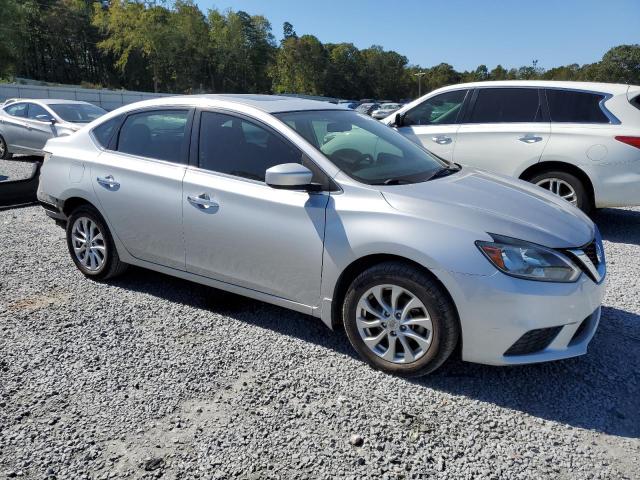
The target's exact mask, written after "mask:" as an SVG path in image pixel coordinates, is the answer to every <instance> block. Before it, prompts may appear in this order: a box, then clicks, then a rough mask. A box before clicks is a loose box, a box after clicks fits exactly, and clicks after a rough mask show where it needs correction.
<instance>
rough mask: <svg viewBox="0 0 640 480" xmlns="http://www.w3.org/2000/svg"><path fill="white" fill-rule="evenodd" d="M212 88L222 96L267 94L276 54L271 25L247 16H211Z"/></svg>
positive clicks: (215, 11) (255, 17)
mask: <svg viewBox="0 0 640 480" xmlns="http://www.w3.org/2000/svg"><path fill="white" fill-rule="evenodd" d="M209 27H210V30H209V46H210V50H209V56H210V64H211V66H212V72H211V73H212V87H213V89H214V91H219V92H230V91H234V92H251V93H265V92H268V91H269V90H270V81H269V78H268V75H267V70H268V68H269V65H270V64H271V63H272V61H273V57H274V55H275V51H276V45H275V39H274V37H273V34H272V33H271V24H270V23H269V21H268V20H267V19H266V18H264V17H262V16H260V15H256V16H251V15H249V14H247V13H246V12H242V11H240V12H233V11H228V12H227V13H226V14H225V13H221V12H219V11H217V10H211V11H210V12H209Z"/></svg>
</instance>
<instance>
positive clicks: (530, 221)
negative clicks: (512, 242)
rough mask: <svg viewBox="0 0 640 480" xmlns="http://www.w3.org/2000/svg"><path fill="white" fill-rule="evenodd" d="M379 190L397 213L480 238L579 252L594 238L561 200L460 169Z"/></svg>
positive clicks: (496, 177)
mask: <svg viewBox="0 0 640 480" xmlns="http://www.w3.org/2000/svg"><path fill="white" fill-rule="evenodd" d="M380 191H381V193H382V195H383V196H384V198H385V199H386V200H387V202H388V203H389V204H390V205H391V206H392V207H393V208H395V209H397V210H400V211H403V212H406V213H410V214H413V215H417V216H421V217H424V218H426V219H429V220H433V221H434V222H439V223H447V224H451V225H454V226H456V227H458V228H460V227H462V228H464V229H467V230H472V231H475V232H477V233H478V234H479V235H482V234H484V233H495V234H499V235H504V236H508V237H513V238H517V239H520V240H526V241H529V242H532V243H537V244H539V245H544V246H546V247H550V248H574V247H581V246H584V245H586V244H587V243H589V242H590V241H591V240H593V238H594V235H595V226H594V224H593V222H592V221H591V220H590V219H589V217H587V216H586V215H585V214H584V213H583V212H582V211H580V210H578V209H577V208H576V207H574V206H573V205H571V204H569V203H568V202H566V201H565V200H562V199H561V198H559V197H556V196H555V195H553V194H551V193H548V192H546V191H544V190H542V189H541V188H539V187H536V186H534V185H532V184H530V183H527V182H524V181H521V180H516V179H512V178H508V177H504V176H502V175H497V174H493V173H489V172H485V171H481V170H475V169H470V168H464V169H463V170H462V171H460V172H458V173H455V174H452V175H450V176H448V177H443V178H440V179H435V180H430V181H427V182H422V183H416V184H411V185H394V186H385V187H381V188H380ZM483 237H484V235H483V236H482V237H479V238H478V239H479V240H481V239H483Z"/></svg>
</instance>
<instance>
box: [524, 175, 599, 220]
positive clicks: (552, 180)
mask: <svg viewBox="0 0 640 480" xmlns="http://www.w3.org/2000/svg"><path fill="white" fill-rule="evenodd" d="M529 181H530V182H531V183H533V184H535V185H537V186H539V187H541V188H544V189H545V190H549V191H550V192H551V193H553V194H555V195H558V196H559V197H561V198H563V199H564V200H566V201H567V202H569V203H571V204H573V205H575V206H576V207H578V208H579V209H580V210H582V211H584V212H587V213H588V212H589V211H590V210H591V201H590V199H589V196H588V195H587V191H586V189H585V186H584V184H583V183H582V181H580V179H578V178H577V177H576V176H574V175H571V174H570V173H566V172H562V171H549V172H543V173H539V174H537V175H536V176H534V177H532V178H531V179H530V180H529Z"/></svg>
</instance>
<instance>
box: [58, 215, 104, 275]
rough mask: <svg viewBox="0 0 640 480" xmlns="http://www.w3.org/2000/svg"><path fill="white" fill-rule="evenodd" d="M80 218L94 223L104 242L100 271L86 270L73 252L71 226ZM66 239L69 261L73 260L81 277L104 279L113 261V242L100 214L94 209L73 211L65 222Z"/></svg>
mask: <svg viewBox="0 0 640 480" xmlns="http://www.w3.org/2000/svg"><path fill="white" fill-rule="evenodd" d="M80 217H86V218H88V219H90V220H91V221H92V222H94V223H96V224H97V225H98V228H99V229H100V231H101V232H102V235H103V237H104V240H105V242H104V243H105V246H106V251H105V261H104V263H103V264H102V268H100V270H97V271H92V270H88V269H86V268H85V267H84V265H82V263H81V262H80V260H78V258H77V257H76V254H75V252H74V250H73V243H72V240H71V237H72V231H73V225H74V223H75V222H76V220H77V219H78V218H80ZM66 237H67V248H68V249H69V255H71V259H72V260H73V263H75V265H76V267H78V270H80V271H81V272H82V274H83V275H85V276H86V277H89V278H95V279H102V278H104V277H105V276H106V275H107V273H108V272H109V270H110V268H111V263H112V261H113V254H112V252H113V249H114V248H115V246H114V244H113V240H112V239H111V234H110V232H109V229H108V228H107V225H106V224H105V222H104V220H103V219H102V217H101V216H100V214H99V213H98V212H97V211H96V210H95V209H93V208H90V207H79V208H77V209H76V210H74V211H73V213H72V214H71V215H70V216H69V220H68V221H67V228H66Z"/></svg>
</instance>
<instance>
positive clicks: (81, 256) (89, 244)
mask: <svg viewBox="0 0 640 480" xmlns="http://www.w3.org/2000/svg"><path fill="white" fill-rule="evenodd" d="M71 243H72V246H73V252H74V253H75V256H76V258H77V260H78V261H79V262H80V264H81V265H82V266H83V267H84V268H86V269H87V270H89V271H90V272H97V271H98V270H100V269H101V268H102V267H103V265H104V262H105V260H106V252H107V246H106V242H105V240H104V235H103V232H102V231H101V230H100V227H99V226H98V224H96V222H94V221H93V220H91V219H90V218H88V217H78V218H77V219H76V221H75V222H74V223H73V228H72V230H71Z"/></svg>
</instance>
